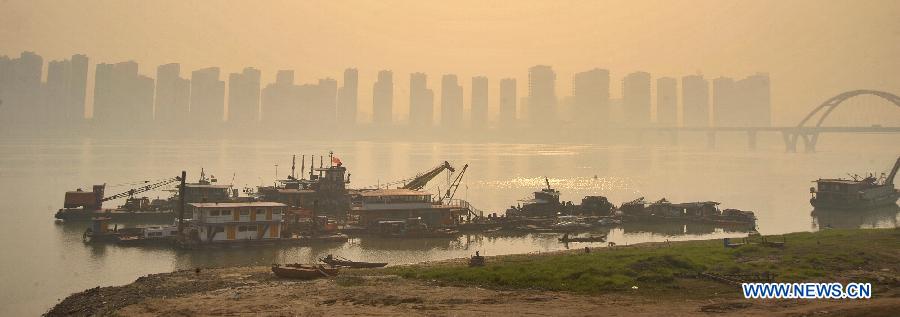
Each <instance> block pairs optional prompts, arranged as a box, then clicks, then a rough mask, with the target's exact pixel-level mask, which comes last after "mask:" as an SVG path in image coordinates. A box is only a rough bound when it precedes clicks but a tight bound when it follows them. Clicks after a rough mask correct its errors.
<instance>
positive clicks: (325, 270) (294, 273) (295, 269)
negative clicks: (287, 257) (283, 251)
mask: <svg viewBox="0 0 900 317" xmlns="http://www.w3.org/2000/svg"><path fill="white" fill-rule="evenodd" d="M338 270H339V269H338V268H336V267H332V268H329V267H325V266H322V265H317V266H311V265H304V264H286V265H285V266H280V265H278V264H272V273H275V276H278V277H281V278H294V279H301V280H312V279H317V278H321V277H331V276H335V275H337V273H338Z"/></svg>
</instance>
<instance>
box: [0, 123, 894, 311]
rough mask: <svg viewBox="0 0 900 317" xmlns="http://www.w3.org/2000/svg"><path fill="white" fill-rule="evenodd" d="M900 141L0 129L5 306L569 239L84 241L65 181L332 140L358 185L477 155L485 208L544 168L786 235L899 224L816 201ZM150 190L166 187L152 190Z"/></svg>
mask: <svg viewBox="0 0 900 317" xmlns="http://www.w3.org/2000/svg"><path fill="white" fill-rule="evenodd" d="M896 141H897V139H896V137H894V139H884V140H880V141H878V142H876V143H870V144H853V143H850V142H839V141H832V142H823V143H825V144H820V148H819V152H818V153H814V154H805V153H799V154H788V153H784V152H783V149H782V147H781V144H778V142H777V141H773V142H772V143H771V147H770V148H764V149H759V150H757V151H747V150H745V149H743V148H741V147H734V148H731V149H729V148H727V146H724V147H726V148H725V149H719V150H705V149H703V148H690V147H678V148H672V147H655V146H641V147H638V146H632V147H629V146H611V147H606V146H593V145H541V144H431V143H367V142H345V143H328V144H326V143H315V142H300V141H294V142H275V141H199V140H195V141H184V140H179V141H171V140H156V141H137V140H132V141H127V140H99V139H74V140H58V139H0V201H2V202H3V204H2V205H0V215H2V216H3V217H4V219H5V220H6V221H5V224H6V225H5V226H4V230H2V231H0V247H2V249H0V251H2V256H0V265H2V268H3V269H2V270H0V281H3V282H2V283H3V287H2V288H0V315H3V316H9V315H36V314H40V313H42V312H44V311H46V309H48V308H49V307H50V306H52V305H53V304H55V303H56V302H57V301H58V300H59V299H62V298H64V297H65V296H67V295H68V294H70V293H72V292H75V291H80V290H82V289H85V288H88V287H95V286H98V285H103V286H107V285H120V284H126V283H130V282H132V281H134V280H135V279H136V278H137V277H138V276H141V275H145V274H148V273H158V272H167V271H172V270H175V269H185V268H194V267H209V266H227V265H250V264H257V265H268V264H270V263H273V262H286V261H290V262H312V261H314V260H315V259H316V258H317V257H320V256H322V255H324V254H328V253H333V254H336V255H341V256H344V257H347V258H353V259H360V260H368V261H384V262H390V263H392V264H400V263H415V262H421V261H428V260H441V259H449V258H457V257H464V256H468V255H471V254H473V253H474V251H475V250H479V251H481V252H482V254H486V255H497V254H509V253H527V252H544V251H552V250H558V249H562V248H565V246H563V245H561V244H559V243H557V242H556V238H557V235H547V234H534V235H525V236H482V235H467V236H461V237H459V238H458V239H455V240H441V239H419V240H394V239H379V238H368V237H366V238H356V239H351V240H350V241H349V242H347V243H345V244H323V245H317V246H311V247H265V248H258V249H229V250H204V251H190V252H187V251H176V250H172V249H169V248H135V247H130V248H129V247H124V248H123V247H118V246H114V245H87V244H84V243H82V241H81V234H82V232H83V231H84V228H85V225H84V224H78V225H75V224H69V225H66V224H57V223H54V221H53V213H54V212H55V210H57V209H59V208H60V207H61V205H62V200H63V192H64V191H66V190H73V189H75V188H90V185H92V184H94V183H104V182H105V183H107V184H109V185H110V188H109V189H108V193H113V192H117V190H122V191H124V190H126V189H127V188H128V187H127V186H119V187H114V186H115V185H118V184H127V183H133V182H135V181H141V180H156V179H161V178H164V177H173V176H176V175H178V173H180V171H181V170H183V169H184V170H187V171H188V177H189V179H190V180H192V181H193V180H195V179H196V177H197V176H198V174H199V171H200V168H201V167H202V168H204V169H205V170H206V171H207V173H208V174H213V175H215V176H216V177H217V178H218V179H219V182H220V183H226V184H228V183H233V184H235V186H237V187H239V188H240V187H245V186H258V185H260V184H271V183H272V182H273V179H274V178H275V175H276V174H275V173H276V166H275V165H276V164H277V165H278V167H277V169H278V173H279V174H280V175H281V176H282V177H283V176H284V175H286V174H287V173H288V172H289V169H290V156H291V155H292V154H307V155H310V154H315V155H324V156H326V157H327V155H328V151H334V152H335V155H336V156H338V157H340V158H341V160H342V161H343V162H344V165H345V166H346V167H347V168H348V169H349V172H350V173H351V175H352V176H351V187H364V186H370V185H376V184H379V183H385V182H390V181H394V180H398V179H403V178H407V177H410V176H413V175H415V174H416V173H418V172H420V171H423V170H426V169H428V168H430V167H432V166H434V165H436V164H438V163H439V162H441V161H443V160H448V161H450V162H451V163H453V164H454V165H458V166H461V165H462V164H464V163H468V164H469V165H470V166H469V170H468V172H467V173H466V176H465V182H464V185H463V186H461V187H460V189H459V191H458V193H457V197H458V198H464V199H466V200H468V201H470V202H472V203H473V204H475V205H476V207H478V208H479V209H483V210H487V211H492V212H502V211H503V210H505V209H506V208H507V207H508V206H510V205H512V204H516V202H517V201H518V200H520V199H524V198H527V197H528V196H529V195H530V192H532V191H534V190H537V189H539V188H541V187H542V186H544V177H548V178H549V179H550V183H551V184H552V186H554V187H555V188H557V189H559V190H560V191H561V192H562V199H563V200H572V201H576V202H578V201H580V199H581V197H583V196H585V195H604V196H607V197H608V198H609V199H610V200H611V201H612V202H614V203H615V204H617V205H618V204H621V203H622V202H626V201H630V200H632V199H635V198H638V197H646V199H647V200H658V199H660V198H663V197H665V198H666V199H668V200H671V201H698V200H715V201H719V202H721V203H722V207H723V208H738V209H745V210H753V211H755V212H756V214H757V217H759V222H758V226H759V231H760V232H762V233H763V234H779V233H786V232H795V231H813V230H818V228H819V227H820V226H822V227H825V226H832V227H896V226H897V224H898V220H900V219H898V215H897V211H896V210H886V211H885V210H882V211H876V212H867V213H862V212H856V213H849V214H815V215H813V214H811V211H812V208H811V207H810V206H809V203H808V199H809V193H808V191H809V187H810V186H811V185H812V183H810V181H811V180H814V179H816V178H818V177H837V176H843V175H846V173H847V172H855V173H863V172H867V171H872V172H883V171H886V170H887V169H889V167H890V166H889V165H890V164H892V163H893V162H894V160H895V159H896V157H897V155H898V154H900V148H898V147H897V146H896V144H897V143H896ZM720 142H721V141H720ZM737 142H740V141H737ZM892 142H893V143H892ZM847 144H852V146H847ZM885 144H890V145H891V146H885ZM307 159H308V157H307ZM317 161H318V159H317ZM307 164H308V163H307ZM317 164H318V162H317ZM298 165H299V158H298ZM298 169H299V167H298ZM429 186H430V187H429V188H428V189H429V190H431V191H432V192H437V191H438V190H439V189H442V188H446V179H445V178H444V177H438V178H437V179H435V180H434V181H432V183H431V184H430V185H429ZM156 195H160V196H164V195H167V193H165V192H159V193H153V194H152V195H151V196H156ZM116 203H120V202H116ZM113 205H115V203H113V204H109V205H107V207H111V206H113ZM743 235H745V233H741V232H731V231H726V230H723V229H721V228H715V227H710V226H691V225H657V226H634V225H628V226H624V227H619V228H613V229H611V230H610V231H609V241H612V242H615V243H617V244H619V245H623V244H632V243H640V242H646V241H665V240H690V239H706V238H720V237H740V236H743ZM576 246H577V245H576ZM595 246H599V244H597V245H595Z"/></svg>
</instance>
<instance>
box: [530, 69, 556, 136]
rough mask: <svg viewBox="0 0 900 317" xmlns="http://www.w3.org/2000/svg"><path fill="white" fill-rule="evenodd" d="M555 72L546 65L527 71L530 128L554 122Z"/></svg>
mask: <svg viewBox="0 0 900 317" xmlns="http://www.w3.org/2000/svg"><path fill="white" fill-rule="evenodd" d="M556 105H557V99H556V72H554V71H553V68H552V67H550V66H546V65H537V66H533V67H531V68H529V69H528V117H529V121H530V122H531V125H532V126H543V125H545V124H546V123H548V122H556Z"/></svg>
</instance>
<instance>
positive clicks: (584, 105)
mask: <svg viewBox="0 0 900 317" xmlns="http://www.w3.org/2000/svg"><path fill="white" fill-rule="evenodd" d="M572 96H573V98H574V100H573V103H574V108H575V109H574V116H573V118H574V119H575V123H576V125H577V126H578V127H579V128H581V129H586V128H591V127H596V125H598V124H599V125H605V124H607V123H609V71H608V70H605V69H599V68H594V69H592V70H589V71H586V72H580V73H576V74H575V76H573V77H572Z"/></svg>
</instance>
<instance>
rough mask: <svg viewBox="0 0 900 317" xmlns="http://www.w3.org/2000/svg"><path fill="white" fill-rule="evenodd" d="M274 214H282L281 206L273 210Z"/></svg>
mask: <svg viewBox="0 0 900 317" xmlns="http://www.w3.org/2000/svg"><path fill="white" fill-rule="evenodd" d="M272 214H273V215H280V214H281V208H275V209H274V210H272Z"/></svg>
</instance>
